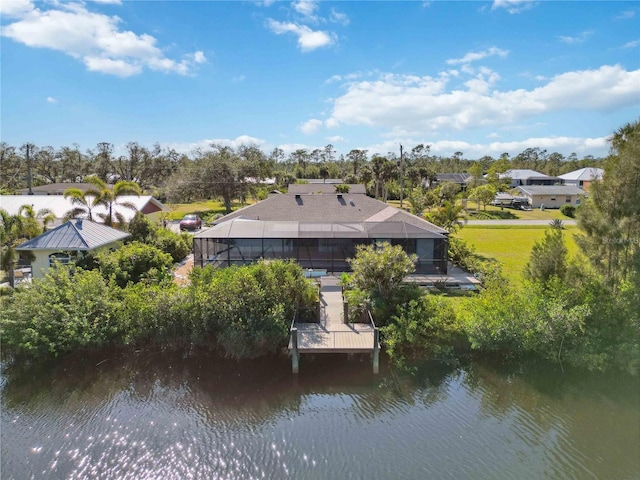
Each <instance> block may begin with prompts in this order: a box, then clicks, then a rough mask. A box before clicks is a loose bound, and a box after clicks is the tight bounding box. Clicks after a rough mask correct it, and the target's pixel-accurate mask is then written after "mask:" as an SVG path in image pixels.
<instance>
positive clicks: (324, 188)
mask: <svg viewBox="0 0 640 480" xmlns="http://www.w3.org/2000/svg"><path fill="white" fill-rule="evenodd" d="M288 188H289V193H334V194H335V193H336V184H335V183H295V184H291V185H289V187H288ZM349 193H350V194H351V193H357V194H364V193H367V189H366V188H365V186H364V185H362V184H357V183H356V184H349Z"/></svg>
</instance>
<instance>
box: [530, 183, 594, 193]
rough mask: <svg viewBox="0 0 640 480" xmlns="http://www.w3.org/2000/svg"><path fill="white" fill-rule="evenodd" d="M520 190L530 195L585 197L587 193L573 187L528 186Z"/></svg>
mask: <svg viewBox="0 0 640 480" xmlns="http://www.w3.org/2000/svg"><path fill="white" fill-rule="evenodd" d="M518 189H519V190H520V191H521V192H524V193H527V194H529V195H584V194H585V193H586V192H585V191H584V190H582V189H581V188H579V187H574V186H572V185H527V186H521V187H518Z"/></svg>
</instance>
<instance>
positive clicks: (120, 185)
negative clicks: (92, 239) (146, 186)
mask: <svg viewBox="0 0 640 480" xmlns="http://www.w3.org/2000/svg"><path fill="white" fill-rule="evenodd" d="M87 181H88V182H89V183H91V184H92V185H94V186H95V187H96V189H97V190H98V191H99V192H100V194H99V197H98V198H99V204H100V205H102V206H104V207H105V208H106V209H107V213H99V214H98V216H99V217H100V218H101V219H102V220H103V222H104V224H105V225H109V226H112V225H113V223H114V219H115V221H116V223H117V224H123V223H126V220H125V218H124V216H123V215H122V213H120V212H118V211H116V209H115V207H116V206H122V207H125V208H129V209H131V210H136V206H135V205H134V204H133V203H131V202H123V201H119V200H121V199H122V197H123V196H125V195H137V196H140V195H141V194H142V190H141V189H140V186H139V185H138V184H137V183H136V182H130V181H126V180H121V181H119V182H117V183H116V184H115V185H114V186H113V190H111V189H109V187H107V184H106V183H104V182H103V181H102V180H100V179H99V178H98V177H91V178H89V179H88V180H87Z"/></svg>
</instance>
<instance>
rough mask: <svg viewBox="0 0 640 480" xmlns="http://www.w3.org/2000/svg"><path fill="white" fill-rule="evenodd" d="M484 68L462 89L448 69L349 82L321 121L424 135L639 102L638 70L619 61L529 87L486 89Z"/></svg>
mask: <svg viewBox="0 0 640 480" xmlns="http://www.w3.org/2000/svg"><path fill="white" fill-rule="evenodd" d="M483 72H484V73H483V75H484V77H482V78H483V79H482V80H479V79H478V77H476V78H475V79H474V80H475V81H469V82H467V84H466V88H465V89H460V88H456V89H448V87H449V85H448V83H449V79H450V76H449V75H448V74H446V73H443V74H441V75H440V76H439V77H437V78H432V77H417V76H408V75H391V74H386V75H381V76H380V78H379V79H378V80H377V81H358V82H353V83H351V84H349V85H348V88H347V90H346V92H345V93H344V94H343V95H341V96H339V97H337V98H335V99H333V100H332V101H333V110H332V112H331V115H330V117H329V118H328V119H327V120H326V121H325V125H326V126H327V127H335V126H338V125H365V126H369V127H376V128H384V129H393V128H397V129H404V130H406V131H407V132H423V133H424V132H438V131H446V130H450V129H459V130H461V129H464V128H473V127H480V126H490V125H509V124H513V123H514V122H517V121H519V120H522V119H525V118H531V117H535V116H539V115H543V114H546V113H549V112H553V111H580V110H597V111H602V112H611V111H614V110H616V109H619V108H623V107H628V106H630V105H638V104H639V103H640V96H639V95H638V85H640V70H635V71H626V70H624V69H623V68H622V67H621V66H619V65H614V66H602V67H600V68H599V69H597V70H584V71H576V72H567V73H563V74H561V75H557V76H555V77H553V78H552V79H551V80H549V81H548V82H547V83H546V84H545V85H542V86H540V87H538V88H535V89H532V90H525V89H517V90H507V91H499V90H491V91H489V88H488V87H489V85H491V82H493V81H495V78H496V77H492V76H491V73H490V71H488V72H487V71H483ZM487 75H489V76H487ZM483 82H484V83H483Z"/></svg>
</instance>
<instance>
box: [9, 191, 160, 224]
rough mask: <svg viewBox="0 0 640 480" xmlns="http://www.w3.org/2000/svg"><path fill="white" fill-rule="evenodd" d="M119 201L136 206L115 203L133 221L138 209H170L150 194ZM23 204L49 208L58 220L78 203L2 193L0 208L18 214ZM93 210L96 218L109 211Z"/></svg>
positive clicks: (101, 208)
mask: <svg viewBox="0 0 640 480" xmlns="http://www.w3.org/2000/svg"><path fill="white" fill-rule="evenodd" d="M118 203H131V204H133V205H134V206H135V207H136V209H135V210H132V209H130V208H126V207H124V206H122V205H118V204H116V205H114V209H115V211H116V212H118V213H120V214H122V216H123V217H124V219H125V221H127V222H130V221H131V219H132V218H133V217H134V215H135V214H136V212H137V211H140V212H142V213H144V214H145V215H149V214H151V213H156V212H168V211H169V208H168V207H167V206H165V205H164V204H162V203H161V202H160V201H158V200H156V199H155V198H153V197H152V196H150V195H140V196H137V195H124V196H122V197H118ZM23 205H31V206H33V209H34V210H35V211H36V212H37V211H39V210H42V209H43V208H48V209H49V210H51V211H52V212H53V214H54V216H55V217H56V219H58V221H60V220H61V219H62V218H64V217H65V215H66V214H67V213H68V212H69V211H71V210H73V209H74V208H75V207H76V205H74V204H73V203H72V202H71V199H67V198H64V196H62V195H0V208H3V209H4V210H6V211H7V213H9V215H17V214H18V213H19V212H20V207H21V206H23ZM92 211H93V214H94V220H97V219H98V218H99V217H98V216H97V214H100V213H103V214H104V213H107V209H106V208H104V207H102V206H97V207H95V208H94V209H92Z"/></svg>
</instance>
